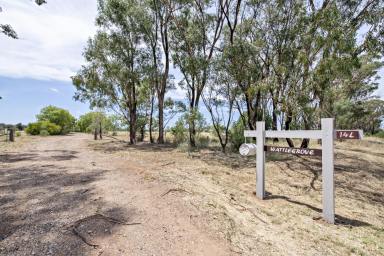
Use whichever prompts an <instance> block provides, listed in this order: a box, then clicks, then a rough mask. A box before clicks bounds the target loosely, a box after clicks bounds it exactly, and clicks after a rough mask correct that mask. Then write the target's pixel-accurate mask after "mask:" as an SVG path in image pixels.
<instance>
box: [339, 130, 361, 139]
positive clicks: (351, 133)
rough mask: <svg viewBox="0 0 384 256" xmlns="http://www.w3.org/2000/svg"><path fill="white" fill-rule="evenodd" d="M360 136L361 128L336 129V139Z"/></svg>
mask: <svg viewBox="0 0 384 256" xmlns="http://www.w3.org/2000/svg"><path fill="white" fill-rule="evenodd" d="M362 138H363V131H362V130H336V139H352V140H360V139H362Z"/></svg>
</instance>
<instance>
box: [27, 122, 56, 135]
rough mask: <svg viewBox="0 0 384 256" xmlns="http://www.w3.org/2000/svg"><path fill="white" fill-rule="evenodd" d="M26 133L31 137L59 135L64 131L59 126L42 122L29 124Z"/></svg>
mask: <svg viewBox="0 0 384 256" xmlns="http://www.w3.org/2000/svg"><path fill="white" fill-rule="evenodd" d="M25 131H26V133H28V134H30V135H39V134H40V135H58V134H60V133H61V131H62V129H61V127H60V126H59V125H56V124H53V123H51V122H48V121H41V122H35V123H30V124H28V126H27V128H26V129H25ZM43 131H44V132H43Z"/></svg>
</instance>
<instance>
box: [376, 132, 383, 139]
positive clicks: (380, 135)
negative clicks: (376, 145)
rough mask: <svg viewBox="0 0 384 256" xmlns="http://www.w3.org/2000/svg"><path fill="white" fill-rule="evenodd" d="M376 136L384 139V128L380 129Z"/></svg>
mask: <svg viewBox="0 0 384 256" xmlns="http://www.w3.org/2000/svg"><path fill="white" fill-rule="evenodd" d="M374 136H375V137H378V138H382V139H384V130H381V131H379V132H378V133H376V134H374Z"/></svg>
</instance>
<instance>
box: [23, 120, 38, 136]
mask: <svg viewBox="0 0 384 256" xmlns="http://www.w3.org/2000/svg"><path fill="white" fill-rule="evenodd" d="M40 128H41V124H40V123H39V122H36V123H30V124H28V126H27V128H25V132H26V133H28V134H30V135H38V134H40Z"/></svg>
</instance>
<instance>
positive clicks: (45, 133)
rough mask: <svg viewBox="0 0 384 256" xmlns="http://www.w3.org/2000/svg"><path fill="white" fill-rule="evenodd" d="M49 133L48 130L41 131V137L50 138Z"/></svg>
mask: <svg viewBox="0 0 384 256" xmlns="http://www.w3.org/2000/svg"><path fill="white" fill-rule="evenodd" d="M48 135H49V132H48V131H47V130H41V131H40V136H48Z"/></svg>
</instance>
